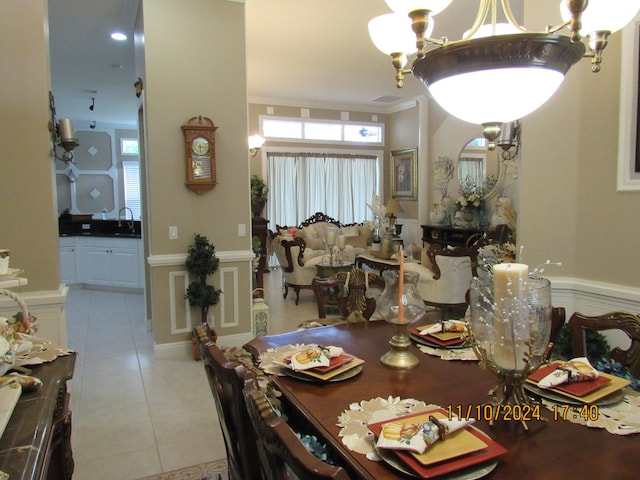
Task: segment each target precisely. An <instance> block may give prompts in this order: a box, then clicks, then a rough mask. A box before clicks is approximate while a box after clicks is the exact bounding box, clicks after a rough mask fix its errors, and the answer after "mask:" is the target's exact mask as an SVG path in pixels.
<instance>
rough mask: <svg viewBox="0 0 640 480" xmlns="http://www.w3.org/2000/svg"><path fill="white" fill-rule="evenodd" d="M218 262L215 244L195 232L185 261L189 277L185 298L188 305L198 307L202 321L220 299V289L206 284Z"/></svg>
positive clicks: (216, 269)
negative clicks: (189, 281)
mask: <svg viewBox="0 0 640 480" xmlns="http://www.w3.org/2000/svg"><path fill="white" fill-rule="evenodd" d="M219 263H220V260H219V259H218V257H217V256H216V247H215V245H213V244H212V243H210V242H209V239H208V238H207V237H205V236H204V235H200V234H198V233H196V234H195V235H194V236H193V243H192V244H191V245H189V250H188V251H187V259H186V261H185V266H186V267H187V271H188V272H189V276H190V278H191V283H189V286H188V287H187V293H186V294H185V298H186V299H187V300H189V305H190V306H192V307H199V308H200V312H201V316H200V320H201V321H202V322H206V321H207V314H208V313H209V308H210V307H212V306H214V305H216V304H217V303H218V302H219V301H220V293H222V290H220V289H217V288H215V287H214V286H213V285H208V284H207V276H209V275H213V274H214V273H216V272H217V271H218V264H219Z"/></svg>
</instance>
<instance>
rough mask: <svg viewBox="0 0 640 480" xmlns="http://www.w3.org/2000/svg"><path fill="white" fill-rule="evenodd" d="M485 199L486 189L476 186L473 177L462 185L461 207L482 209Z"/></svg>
mask: <svg viewBox="0 0 640 480" xmlns="http://www.w3.org/2000/svg"><path fill="white" fill-rule="evenodd" d="M483 197H484V188H483V187H482V186H481V185H476V183H475V181H474V180H473V179H472V178H471V177H467V178H466V179H465V180H464V181H463V182H462V183H461V184H460V191H459V193H458V202H457V203H458V204H459V205H460V207H462V208H464V207H473V208H480V206H482V198H483Z"/></svg>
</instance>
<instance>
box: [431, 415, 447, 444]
mask: <svg viewBox="0 0 640 480" xmlns="http://www.w3.org/2000/svg"><path fill="white" fill-rule="evenodd" d="M429 421H430V422H433V423H434V425H435V426H436V427H438V433H439V434H440V440H444V439H445V437H446V435H447V427H446V426H445V425H444V424H443V423H442V422H440V420H438V419H437V418H436V417H434V416H433V415H429Z"/></svg>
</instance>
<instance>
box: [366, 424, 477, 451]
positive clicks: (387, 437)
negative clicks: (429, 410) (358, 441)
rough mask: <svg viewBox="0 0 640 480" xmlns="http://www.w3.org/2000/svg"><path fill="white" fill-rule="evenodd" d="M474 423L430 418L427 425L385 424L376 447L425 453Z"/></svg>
mask: <svg viewBox="0 0 640 480" xmlns="http://www.w3.org/2000/svg"><path fill="white" fill-rule="evenodd" d="M474 421H475V420H474V419H473V418H469V419H467V420H464V419H462V420H448V419H436V418H435V417H433V416H430V417H429V421H428V422H425V423H404V422H401V421H398V422H389V423H385V424H384V425H383V426H382V430H381V432H380V435H379V436H378V440H377V441H376V447H378V448H388V449H391V450H409V451H412V452H417V453H424V452H425V450H426V449H427V448H429V446H431V445H433V444H434V443H435V442H437V441H438V440H445V438H446V435H447V434H449V433H452V432H455V431H456V430H460V429H461V428H465V427H466V426H467V425H471V424H472V423H473V422H474Z"/></svg>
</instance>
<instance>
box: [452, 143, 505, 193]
mask: <svg viewBox="0 0 640 480" xmlns="http://www.w3.org/2000/svg"><path fill="white" fill-rule="evenodd" d="M500 151H501V150H500V149H499V148H496V149H495V150H493V151H492V150H489V149H488V148H487V140H486V139H485V138H482V137H479V138H472V139H471V140H470V141H469V142H468V143H467V144H466V145H465V146H464V147H462V150H460V154H459V155H458V163H457V165H456V176H457V178H458V183H459V184H460V185H463V184H466V185H470V186H471V185H474V186H476V187H477V186H482V187H483V190H484V196H483V197H482V198H483V200H487V199H489V198H491V197H493V196H494V195H496V193H497V192H498V190H499V189H500V185H501V183H502V181H503V177H504V172H503V171H501V170H502V169H501V168H500V164H501V162H500Z"/></svg>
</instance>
